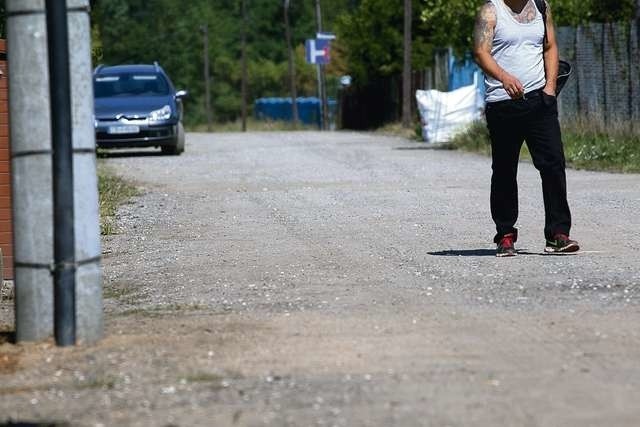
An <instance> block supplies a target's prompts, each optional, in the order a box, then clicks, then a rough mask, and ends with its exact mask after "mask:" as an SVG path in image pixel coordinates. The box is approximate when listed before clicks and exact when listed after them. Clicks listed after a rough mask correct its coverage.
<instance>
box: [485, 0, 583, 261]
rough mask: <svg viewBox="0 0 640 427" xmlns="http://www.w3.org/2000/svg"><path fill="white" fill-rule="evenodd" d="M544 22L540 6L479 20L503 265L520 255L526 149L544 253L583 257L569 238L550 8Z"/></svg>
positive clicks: (508, 8)
mask: <svg viewBox="0 0 640 427" xmlns="http://www.w3.org/2000/svg"><path fill="white" fill-rule="evenodd" d="M543 1H544V0H543ZM546 15H547V22H546V23H545V22H543V21H544V20H543V18H542V13H541V11H540V10H538V6H536V1H535V0H487V3H485V4H484V5H483V6H482V8H481V9H480V11H479V13H478V17H477V19H476V26H475V34H474V38H475V43H474V55H475V58H476V61H477V63H478V65H479V66H480V67H481V68H482V70H483V71H484V73H485V86H486V96H485V100H486V108H485V112H486V118H487V127H488V129H489V135H490V138H491V154H492V166H491V167H492V170H493V174H492V177H491V216H492V218H493V221H494V222H495V224H496V231H497V233H496V236H495V238H494V242H495V243H496V244H497V245H498V246H497V251H496V255H497V256H499V257H503V256H514V255H516V250H515V248H514V242H515V241H516V240H517V238H518V230H517V229H516V228H514V225H515V223H516V220H517V219H518V184H517V179H516V178H517V172H518V160H519V155H520V148H521V147H522V143H523V141H526V142H527V146H528V148H529V152H530V153H531V157H532V159H533V164H534V166H535V167H536V169H538V171H539V172H540V177H541V178H542V194H543V198H544V212H545V226H544V235H545V238H546V245H545V252H551V253H567V252H575V251H577V250H579V245H578V243H577V242H576V241H574V240H571V239H570V238H569V231H570V228H571V213H570V211H569V204H568V203H567V185H566V175H565V158H564V151H563V147H562V139H561V134H560V123H559V121H558V104H557V100H556V78H557V75H558V47H557V45H556V37H555V32H554V28H553V21H552V18H551V11H550V9H549V5H548V4H547V12H546ZM545 24H546V34H545Z"/></svg>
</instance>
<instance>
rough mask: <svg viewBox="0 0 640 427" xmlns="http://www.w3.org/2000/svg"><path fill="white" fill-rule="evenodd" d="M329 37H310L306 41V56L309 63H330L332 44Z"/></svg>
mask: <svg viewBox="0 0 640 427" xmlns="http://www.w3.org/2000/svg"><path fill="white" fill-rule="evenodd" d="M329 42H330V40H329V39H308V40H307V42H306V43H305V47H306V57H307V62H308V63H309V64H328V63H329V61H330V59H331V58H330V54H329V53H330V52H329V51H330V48H331V44H330V43H329Z"/></svg>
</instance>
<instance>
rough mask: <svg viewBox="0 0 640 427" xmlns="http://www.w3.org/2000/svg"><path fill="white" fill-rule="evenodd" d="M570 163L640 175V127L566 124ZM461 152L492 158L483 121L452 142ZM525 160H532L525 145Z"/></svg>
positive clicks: (564, 134)
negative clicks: (470, 152) (638, 173)
mask: <svg viewBox="0 0 640 427" xmlns="http://www.w3.org/2000/svg"><path fill="white" fill-rule="evenodd" d="M562 139H563V142H564V151H565V157H566V160H567V164H568V166H569V167H572V168H575V169H587V170H596V171H610V172H640V126H638V125H636V124H632V123H628V122H620V123H613V124H612V123H610V124H607V125H605V124H603V123H600V122H599V121H597V120H588V119H586V118H581V119H573V120H567V121H565V122H563V123H562ZM450 144H451V146H452V147H454V148H457V149H461V150H465V151H472V152H476V153H481V154H486V155H489V154H490V153H491V144H490V142H489V133H488V131H487V127H486V124H485V123H484V122H483V121H479V122H476V123H474V124H473V125H471V127H470V128H469V129H468V130H467V131H466V132H463V133H461V134H459V135H457V136H456V137H455V138H454V139H453V140H452V141H451V143H450ZM521 157H522V158H525V159H526V158H530V155H529V152H528V150H527V148H526V145H523V150H522V153H521Z"/></svg>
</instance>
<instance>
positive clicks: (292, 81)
mask: <svg viewBox="0 0 640 427" xmlns="http://www.w3.org/2000/svg"><path fill="white" fill-rule="evenodd" d="M289 3H290V1H289V0H284V28H285V36H286V38H287V56H288V57H289V90H290V92H291V118H292V120H293V127H294V128H295V127H297V126H298V104H297V102H296V99H297V98H298V95H297V93H296V70H295V66H294V62H293V47H292V45H291V26H290V23H289Z"/></svg>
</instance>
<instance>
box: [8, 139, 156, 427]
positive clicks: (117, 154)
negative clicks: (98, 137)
mask: <svg viewBox="0 0 640 427" xmlns="http://www.w3.org/2000/svg"><path fill="white" fill-rule="evenodd" d="M97 155H98V157H99V158H101V159H117V158H123V157H162V156H166V154H162V151H160V150H156V151H102V150H100V151H98V154H97ZM0 427H2V426H0Z"/></svg>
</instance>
